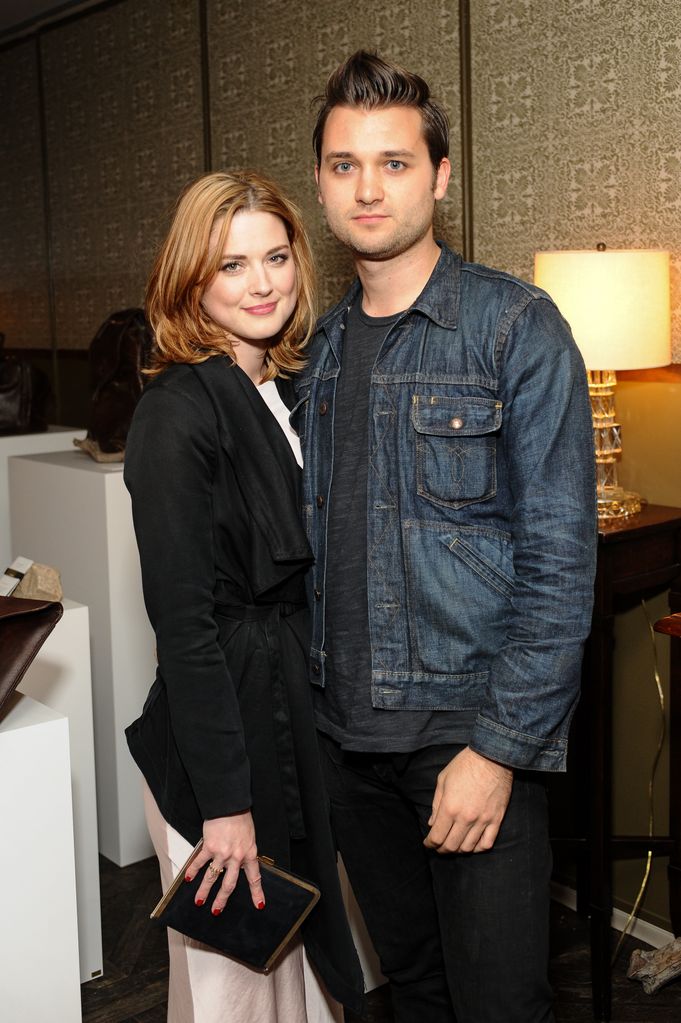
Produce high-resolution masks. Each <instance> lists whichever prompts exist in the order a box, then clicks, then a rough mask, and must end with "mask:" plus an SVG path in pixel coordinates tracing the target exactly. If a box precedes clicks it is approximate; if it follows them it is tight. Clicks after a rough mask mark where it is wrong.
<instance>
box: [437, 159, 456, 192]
mask: <svg viewBox="0 0 681 1023" xmlns="http://www.w3.org/2000/svg"><path fill="white" fill-rule="evenodd" d="M451 173H452V165H451V163H450V162H449V160H448V159H447V157H446V156H445V157H443V158H442V160H441V161H440V166H439V167H438V169H437V171H436V172H435V186H434V188H433V195H434V196H435V198H436V199H444V197H445V194H446V192H447V185H448V184H449V175H450V174H451Z"/></svg>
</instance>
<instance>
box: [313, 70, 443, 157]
mask: <svg viewBox="0 0 681 1023" xmlns="http://www.w3.org/2000/svg"><path fill="white" fill-rule="evenodd" d="M313 103H317V104H318V106H319V109H318V113H317V121H316V123H315V126H314V131H313V133H312V145H313V147H314V151H315V155H316V157H317V163H318V164H319V163H321V158H322V140H323V137H324V127H325V125H326V120H327V118H328V116H329V114H330V113H331V111H332V110H333V108H334V107H340V106H346V107H363V108H364V109H365V110H374V109H375V108H377V107H389V106H404V107H416V109H417V110H420V111H421V116H422V118H423V136H424V139H425V141H426V145H427V146H428V153H429V155H430V160H431V163H432V164H433V167H434V168H435V170H437V169H438V167H439V166H440V163H441V162H442V160H443V159H444V157H445V156H447V155H448V153H449V119H448V117H447V114H446V113H445V112H444V110H443V109H442V107H441V106H440V105H439V104H438V103H436V102H435V101H434V100H433V99H431V97H430V88H429V86H428V83H427V82H425V81H424V80H423V78H420V77H419V76H418V75H415V74H413V73H412V72H411V71H405V69H404V68H402V67H399V65H397V64H392V63H389V62H388V61H386V60H383V59H382V58H381V57H379V56H378V54H376V53H369V52H368V51H367V50H357V51H356V52H355V53H353V54H352V56H351V57H348V59H347V60H346V61H344V63H343V64H341V65H340V67H338V68H336V70H335V71H333V72H332V74H331V75H330V77H329V80H328V82H327V83H326V91H325V92H324V93H323V94H322V95H320V96H316V97H315V99H314V100H313Z"/></svg>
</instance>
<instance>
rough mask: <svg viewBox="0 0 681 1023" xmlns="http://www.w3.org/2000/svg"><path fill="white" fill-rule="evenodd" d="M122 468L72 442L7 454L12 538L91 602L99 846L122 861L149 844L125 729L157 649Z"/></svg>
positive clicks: (146, 852) (74, 594)
mask: <svg viewBox="0 0 681 1023" xmlns="http://www.w3.org/2000/svg"><path fill="white" fill-rule="evenodd" d="M122 468H123V467H122V464H121V463H114V464H113V465H106V464H104V465H100V464H98V463H97V462H94V461H93V460H92V459H91V458H89V457H88V456H87V455H85V454H84V453H83V452H81V451H75V450H74V451H70V452H66V451H64V452H58V453H55V454H47V455H27V456H22V457H19V458H11V459H10V460H9V480H10V518H11V523H12V536H13V538H14V542H15V545H16V546H17V548H18V549H20V550H21V551H22V553H23V554H25V555H26V557H29V558H33V559H34V560H35V561H41V562H44V563H46V564H48V565H53V566H54V567H55V568H58V569H59V571H60V573H61V578H62V584H63V587H64V592H65V593H68V594H69V597H71V598H72V599H74V600H77V601H79V602H80V603H81V604H86V605H87V606H88V608H89V611H90V648H91V655H92V697H93V709H94V726H95V728H94V732H95V761H96V767H97V820H98V825H99V849H100V852H102V853H103V854H104V856H106V857H107V858H108V859H110V860H112V861H113V862H114V863H116V864H118V866H121V867H124V866H127V865H128V864H129V863H135V862H136V861H137V860H141V859H144V858H145V857H147V856H151V855H152V853H153V849H152V845H151V841H150V839H149V835H148V833H147V828H146V824H145V821H144V810H143V806H142V793H141V786H140V778H139V772H138V770H137V768H136V766H135V763H134V761H133V759H132V757H131V756H130V753H129V751H128V747H127V743H126V741H125V735H124V731H123V730H124V728H125V727H126V725H128V724H129V723H130V722H131V721H133V720H134V719H135V718H136V717H138V716H139V714H140V712H141V709H142V705H143V703H144V699H145V697H146V694H147V691H148V689H149V686H150V685H151V682H152V680H153V678H154V675H155V673H156V657H155V641H154V634H153V632H152V629H151V626H150V625H149V622H148V619H147V614H146V610H145V608H144V601H143V597H142V582H141V577H140V568H139V558H138V555H137V546H136V544H135V536H134V532H133V527H132V514H131V507H130V497H129V494H128V492H127V490H126V489H125V486H124V483H123V472H122Z"/></svg>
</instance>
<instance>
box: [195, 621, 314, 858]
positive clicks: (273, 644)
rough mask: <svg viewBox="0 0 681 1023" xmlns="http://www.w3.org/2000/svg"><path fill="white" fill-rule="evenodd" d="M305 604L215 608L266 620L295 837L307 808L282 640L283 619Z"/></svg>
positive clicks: (280, 750)
mask: <svg viewBox="0 0 681 1023" xmlns="http://www.w3.org/2000/svg"><path fill="white" fill-rule="evenodd" d="M304 608H305V605H304V604H290V603H284V602H282V603H277V604H216V605H215V611H216V613H217V614H219V615H222V616H223V617H225V618H231V619H233V620H235V621H241V622H254V621H262V622H264V623H265V637H266V641H267V652H268V660H269V666H270V685H271V688H272V714H273V719H274V737H275V743H276V748H277V760H278V761H279V770H280V774H281V784H282V790H283V796H284V807H285V809H286V820H287V823H288V831H289V835H290V836H291V838H292V839H299V838H305V824H304V821H303V809H302V805H301V801H300V786H299V784H298V771H297V768H296V759H295V752H294V748H293V730H292V727H291V711H290V708H289V703H288V695H287V693H286V683H285V681H284V675H283V671H282V654H281V644H280V639H279V622H280V619H281V618H288V617H290V616H291V615H293V614H295V613H296V612H297V611H302V610H303V609H304Z"/></svg>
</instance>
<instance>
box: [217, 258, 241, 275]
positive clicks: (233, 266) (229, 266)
mask: <svg viewBox="0 0 681 1023" xmlns="http://www.w3.org/2000/svg"><path fill="white" fill-rule="evenodd" d="M220 269H221V270H225V271H226V272H227V273H228V274H233V273H236V272H237V270H240V269H241V263H237V262H234V261H233V262H231V263H223V264H222V266H221V267H220Z"/></svg>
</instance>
